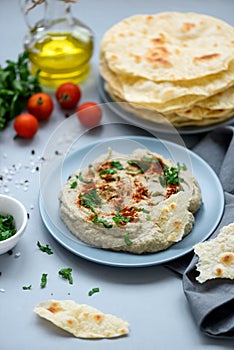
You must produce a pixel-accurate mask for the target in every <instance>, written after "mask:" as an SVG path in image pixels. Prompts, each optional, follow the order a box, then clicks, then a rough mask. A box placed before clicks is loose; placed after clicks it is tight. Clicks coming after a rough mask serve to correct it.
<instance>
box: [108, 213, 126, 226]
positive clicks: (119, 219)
mask: <svg viewBox="0 0 234 350" xmlns="http://www.w3.org/2000/svg"><path fill="white" fill-rule="evenodd" d="M112 220H114V222H115V223H116V225H121V224H123V223H125V224H126V223H128V222H129V221H130V218H129V217H127V216H123V215H121V214H120V213H119V212H117V213H116V215H115V216H113V217H112Z"/></svg>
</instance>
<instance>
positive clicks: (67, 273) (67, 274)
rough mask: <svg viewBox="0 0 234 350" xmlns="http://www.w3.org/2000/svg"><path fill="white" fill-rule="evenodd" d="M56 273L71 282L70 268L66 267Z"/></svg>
mask: <svg viewBox="0 0 234 350" xmlns="http://www.w3.org/2000/svg"><path fill="white" fill-rule="evenodd" d="M58 274H59V275H60V276H61V277H62V278H64V279H67V280H68V281H69V284H73V278H72V268H71V267H67V268H63V269H61V270H59V272H58Z"/></svg>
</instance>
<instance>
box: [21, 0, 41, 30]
mask: <svg viewBox="0 0 234 350" xmlns="http://www.w3.org/2000/svg"><path fill="white" fill-rule="evenodd" d="M18 2H19V6H20V10H21V12H22V13H23V16H24V20H25V23H26V25H27V26H28V28H29V30H30V31H33V29H34V28H35V26H36V24H37V23H40V22H42V21H43V20H44V16H45V11H46V1H45V0H41V1H40V0H38V1H37V4H38V5H42V4H43V6H35V5H34V4H33V2H32V0H18ZM35 7H37V11H32V10H33V9H35Z"/></svg>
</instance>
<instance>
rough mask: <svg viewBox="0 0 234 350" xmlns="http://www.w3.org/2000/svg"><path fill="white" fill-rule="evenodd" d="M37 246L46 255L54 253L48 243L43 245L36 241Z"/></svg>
mask: <svg viewBox="0 0 234 350" xmlns="http://www.w3.org/2000/svg"><path fill="white" fill-rule="evenodd" d="M37 246H38V248H39V249H40V250H41V251H42V252H43V253H47V254H48V255H51V254H54V253H53V251H52V250H51V248H50V247H49V245H48V244H46V245H45V246H44V245H42V244H41V243H40V242H39V241H38V242H37Z"/></svg>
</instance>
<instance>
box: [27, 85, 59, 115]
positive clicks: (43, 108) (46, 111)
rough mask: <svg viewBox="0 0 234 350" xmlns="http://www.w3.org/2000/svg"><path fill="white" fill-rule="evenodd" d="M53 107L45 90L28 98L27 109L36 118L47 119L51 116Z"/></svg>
mask: <svg viewBox="0 0 234 350" xmlns="http://www.w3.org/2000/svg"><path fill="white" fill-rule="evenodd" d="M53 109H54V103H53V100H52V98H51V97H50V95H48V94H46V93H45V92H38V93H36V94H33V95H32V96H31V97H29V99H28V103H27V110H28V111H29V113H31V114H33V115H34V116H35V117H36V118H37V119H38V120H47V119H48V118H49V117H50V116H51V114H52V112H53Z"/></svg>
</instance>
